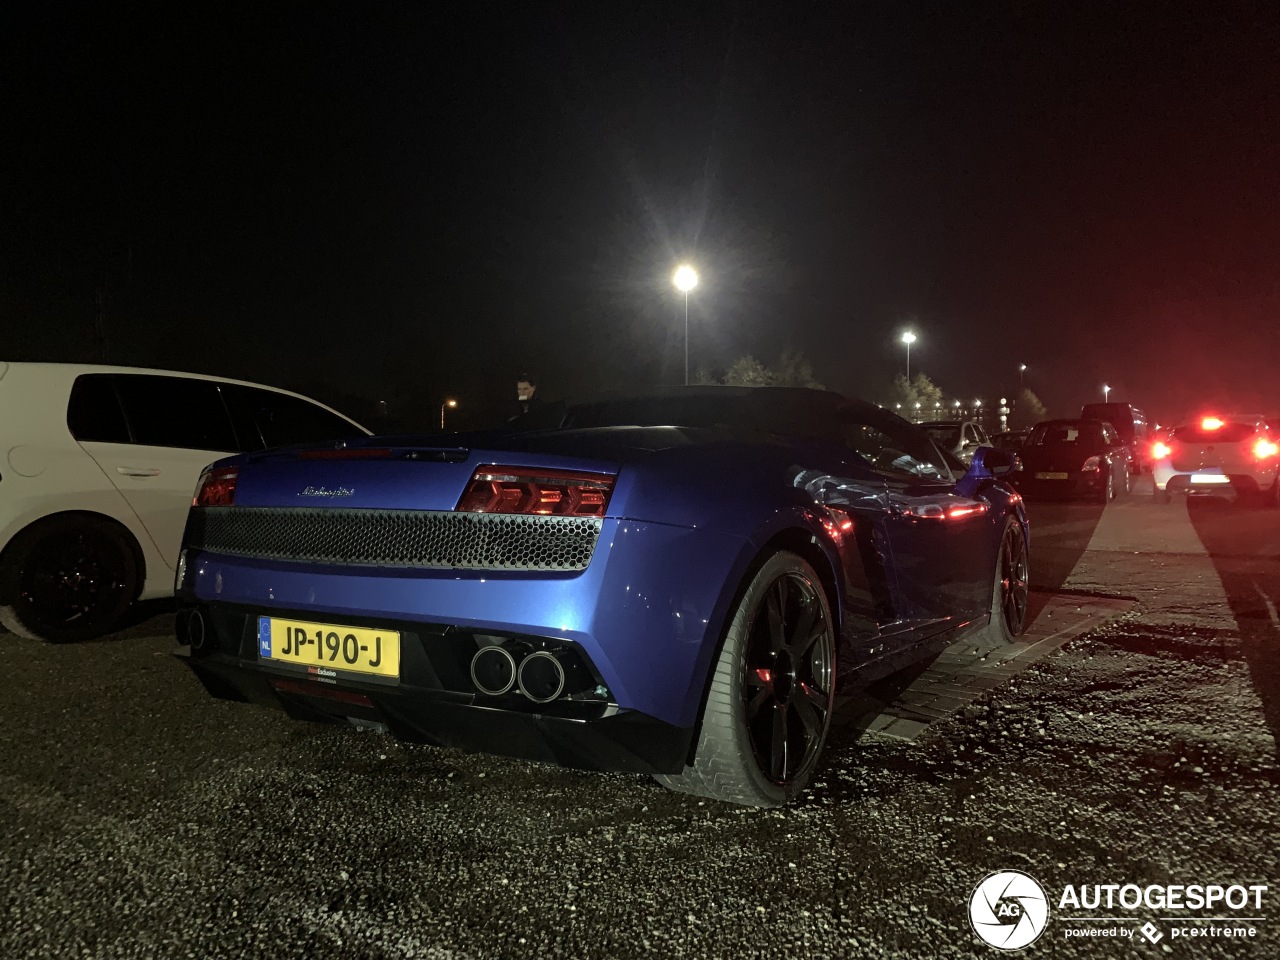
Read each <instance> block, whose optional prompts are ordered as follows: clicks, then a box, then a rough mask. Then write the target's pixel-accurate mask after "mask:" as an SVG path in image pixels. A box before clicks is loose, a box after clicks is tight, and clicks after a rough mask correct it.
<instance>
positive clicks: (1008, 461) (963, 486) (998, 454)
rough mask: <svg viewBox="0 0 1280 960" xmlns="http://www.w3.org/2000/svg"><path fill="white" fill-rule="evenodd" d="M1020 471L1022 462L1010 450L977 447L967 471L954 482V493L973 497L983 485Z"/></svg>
mask: <svg viewBox="0 0 1280 960" xmlns="http://www.w3.org/2000/svg"><path fill="white" fill-rule="evenodd" d="M1021 469H1022V461H1021V460H1020V459H1018V455H1017V454H1016V453H1014V452H1013V451H1012V450H1001V449H999V448H997V447H979V448H978V449H977V450H975V451H974V452H973V462H972V463H971V464H970V465H969V469H968V470H967V471H966V472H965V475H964V476H963V477H961V478H960V479H959V480H958V481H957V482H956V493H958V494H960V495H961V496H963V497H971V496H974V495H975V494H976V493H977V492H978V490H979V489H980V488H981V487H982V485H983V484H984V483H986V482H988V481H991V480H999V479H1001V478H1002V477H1007V476H1010V475H1011V474H1013V473H1014V472H1016V471H1018V470H1021Z"/></svg>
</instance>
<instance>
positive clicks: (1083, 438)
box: [1015, 420, 1130, 503]
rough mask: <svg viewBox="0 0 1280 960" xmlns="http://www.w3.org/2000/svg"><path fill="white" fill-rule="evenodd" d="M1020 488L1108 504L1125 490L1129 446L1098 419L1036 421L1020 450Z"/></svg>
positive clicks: (1126, 489)
mask: <svg viewBox="0 0 1280 960" xmlns="http://www.w3.org/2000/svg"><path fill="white" fill-rule="evenodd" d="M1018 456H1019V457H1020V458H1021V459H1022V470H1021V472H1019V473H1018V474H1017V475H1016V480H1015V482H1016V483H1017V486H1018V489H1019V490H1021V491H1022V492H1023V493H1026V494H1029V495H1048V496H1054V495H1056V496H1087V497H1091V498H1093V499H1097V500H1101V501H1102V502H1103V503H1106V502H1107V501H1108V500H1114V499H1115V498H1116V497H1117V496H1118V495H1119V494H1122V493H1128V492H1129V459H1130V455H1129V448H1128V446H1127V445H1126V444H1125V442H1124V441H1123V440H1122V439H1121V438H1120V436H1119V434H1118V433H1117V432H1116V429H1115V428H1114V427H1113V426H1112V425H1111V424H1109V423H1106V422H1105V421H1102V420H1046V421H1044V422H1043V423H1037V424H1036V425H1035V427H1034V428H1033V429H1032V430H1031V433H1030V435H1028V437H1027V442H1026V443H1025V444H1023V446H1022V449H1021V450H1020V451H1018Z"/></svg>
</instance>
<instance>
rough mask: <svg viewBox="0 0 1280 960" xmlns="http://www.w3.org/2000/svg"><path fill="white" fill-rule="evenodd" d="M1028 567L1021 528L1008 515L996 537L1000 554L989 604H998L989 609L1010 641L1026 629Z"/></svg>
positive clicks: (1025, 542)
mask: <svg viewBox="0 0 1280 960" xmlns="http://www.w3.org/2000/svg"><path fill="white" fill-rule="evenodd" d="M1029 566H1030V565H1029V563H1028V558H1027V541H1026V538H1025V537H1023V535H1022V528H1021V527H1020V526H1019V525H1018V524H1017V522H1016V521H1014V520H1013V519H1012V518H1010V519H1009V520H1008V521H1006V523H1005V528H1004V536H1003V537H1002V538H1001V540H1000V556H999V559H998V560H997V562H996V584H995V594H996V596H995V599H996V602H997V603H996V604H993V606H996V605H997V604H998V607H997V609H996V610H993V611H992V613H993V614H998V615H999V617H1000V626H1001V627H1002V628H1003V633H1004V636H1005V638H1006V639H1007V640H1009V641H1010V642H1012V641H1013V640H1016V639H1017V638H1018V637H1020V636H1022V633H1023V631H1024V630H1026V628H1027V601H1028V595H1029V592H1030V591H1029V586H1028V580H1029V577H1030V573H1029Z"/></svg>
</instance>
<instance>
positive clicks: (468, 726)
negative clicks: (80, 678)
mask: <svg viewBox="0 0 1280 960" xmlns="http://www.w3.org/2000/svg"><path fill="white" fill-rule="evenodd" d="M176 656H177V657H178V658H179V659H180V660H182V661H183V662H184V663H186V664H187V666H188V667H190V668H191V670H192V671H193V672H194V673H195V675H196V676H197V677H198V678H199V680H200V682H201V683H202V684H203V685H204V687H205V689H206V690H207V691H208V692H209V693H210V694H211V695H213V696H214V697H218V698H219V699H223V700H235V701H241V702H249V703H256V704H259V705H262V706H268V707H274V708H277V709H282V710H284V711H285V712H286V713H287V714H288V715H289V716H291V717H293V718H294V719H297V720H307V721H312V722H324V723H350V724H355V725H365V726H369V725H372V726H376V727H381V728H384V729H386V730H387V731H388V732H389V733H391V734H393V735H394V736H396V737H398V738H399V739H402V740H409V741H414V742H418V743H427V744H431V745H433V746H438V747H452V748H455V749H459V750H465V751H474V752H482V753H490V754H495V755H498V756H506V757H516V758H520V759H524V760H535V761H541V762H545V763H554V764H557V765H559V766H565V767H575V768H578V769H584V770H608V771H617V772H627V773H649V774H653V773H679V772H680V770H682V769H683V767H684V765H685V763H686V761H687V760H688V757H689V751H690V748H691V744H692V741H693V734H694V728H692V727H687V728H685V727H676V726H672V725H671V724H667V723H663V722H662V721H660V720H657V719H655V718H653V717H650V716H646V715H644V714H641V713H637V712H635V711H618V710H617V709H616V707H614V708H611V707H608V706H604V705H602V706H601V707H599V708H597V709H596V710H595V711H594V712H596V713H598V714H599V715H597V716H594V717H574V716H549V715H546V714H540V713H534V712H531V711H521V710H511V709H502V708H499V707H494V706H490V705H488V704H487V703H485V702H482V695H480V694H464V693H457V692H452V691H448V690H440V689H429V688H426V687H423V686H417V685H406V684H400V685H396V686H386V685H381V684H377V683H364V682H360V681H346V680H344V681H343V682H342V683H341V684H340V685H338V684H333V683H326V682H321V681H316V680H310V679H305V678H302V677H297V676H295V675H292V674H284V673H280V672H277V671H274V670H270V669H266V668H263V667H261V666H259V665H258V664H257V663H255V662H253V661H246V660H244V659H241V658H238V657H236V656H232V655H229V654H226V653H222V652H212V653H208V654H203V653H198V652H193V651H192V650H191V648H190V647H182V648H180V649H179V651H178V653H177V654H176Z"/></svg>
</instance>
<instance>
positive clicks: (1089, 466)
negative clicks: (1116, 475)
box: [1080, 457, 1102, 473]
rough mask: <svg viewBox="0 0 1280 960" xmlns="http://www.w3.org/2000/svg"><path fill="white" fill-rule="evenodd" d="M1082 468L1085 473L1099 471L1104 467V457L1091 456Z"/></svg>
mask: <svg viewBox="0 0 1280 960" xmlns="http://www.w3.org/2000/svg"><path fill="white" fill-rule="evenodd" d="M1080 469H1081V471H1083V472H1084V473H1097V472H1098V471H1099V470H1101V469H1102V458H1101V457H1090V458H1089V459H1088V460H1086V461H1085V462H1084V466H1082V467H1081V468H1080Z"/></svg>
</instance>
